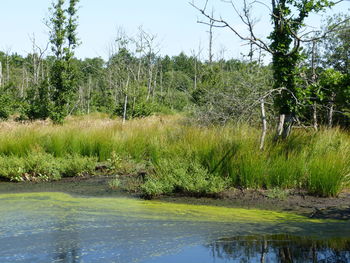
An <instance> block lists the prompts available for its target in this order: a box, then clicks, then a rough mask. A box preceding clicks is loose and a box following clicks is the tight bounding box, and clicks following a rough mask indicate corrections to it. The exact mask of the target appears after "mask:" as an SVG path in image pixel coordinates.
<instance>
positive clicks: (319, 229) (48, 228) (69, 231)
mask: <svg viewBox="0 0 350 263" xmlns="http://www.w3.org/2000/svg"><path fill="white" fill-rule="evenodd" d="M0 214H1V217H0V246H1V247H2V253H1V255H0V262H51V261H53V262H103V260H104V262H146V261H147V260H148V261H149V260H150V259H152V258H153V257H157V256H160V255H167V254H170V253H176V251H178V250H179V249H182V248H185V247H189V246H194V245H206V244H209V243H210V242H212V241H213V240H217V239H220V238H224V237H233V236H246V235H265V234H281V233H289V234H291V233H292V234H293V235H298V236H313V237H315V238H334V237H349V236H350V224H349V222H348V221H335V220H333V221H331V220H314V219H309V218H306V217H303V216H300V215H295V214H291V213H280V212H274V211H266V210H254V209H238V208H224V207H213V206H201V205H199V206H198V205H190V204H172V203H164V202H159V201H145V200H138V199H128V198H83V197H74V196H70V195H68V194H64V193H25V194H6V195H0ZM74 258H76V260H75V261H74V260H73V259H74ZM69 259H72V260H69ZM148 261H147V262H148Z"/></svg>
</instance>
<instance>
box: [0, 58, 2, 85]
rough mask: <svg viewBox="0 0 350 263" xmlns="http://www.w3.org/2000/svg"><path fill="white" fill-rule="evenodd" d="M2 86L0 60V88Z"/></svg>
mask: <svg viewBox="0 0 350 263" xmlns="http://www.w3.org/2000/svg"><path fill="white" fill-rule="evenodd" d="M1 87H2V63H1V61H0V88H1Z"/></svg>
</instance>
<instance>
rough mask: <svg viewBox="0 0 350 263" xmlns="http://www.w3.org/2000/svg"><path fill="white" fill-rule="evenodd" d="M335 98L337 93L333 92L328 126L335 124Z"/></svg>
mask: <svg viewBox="0 0 350 263" xmlns="http://www.w3.org/2000/svg"><path fill="white" fill-rule="evenodd" d="M334 98H335V93H334V92H333V93H332V96H331V101H330V103H329V113H328V128H332V126H333V114H334Z"/></svg>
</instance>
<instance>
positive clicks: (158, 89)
mask: <svg viewBox="0 0 350 263" xmlns="http://www.w3.org/2000/svg"><path fill="white" fill-rule="evenodd" d="M55 8H56V9H57V6H55ZM71 15H72V17H74V15H75V13H73V14H71ZM53 18H55V15H54V14H53ZM344 18H346V19H348V17H346V16H345V17H344V16H335V17H332V18H329V20H328V22H327V24H326V25H325V26H324V30H328V29H329V28H332V27H333V26H334V24H336V23H338V22H339V20H344ZM67 21H68V22H69V21H70V20H67ZM348 21H349V20H348ZM55 22H57V20H55V19H52V23H55ZM68 22H67V23H68ZM349 24H350V23H349V22H347V23H346V25H345V26H344V27H342V29H341V30H336V31H334V32H333V33H331V34H328V37H327V38H325V39H318V40H315V41H313V42H312V43H310V44H309V45H308V46H306V47H305V48H304V49H303V53H302V54H303V60H302V62H299V64H298V67H297V68H298V70H297V72H295V73H293V74H295V76H294V79H295V81H296V85H297V87H298V88H297V89H296V91H293V94H291V95H290V94H288V96H291V98H292V100H294V102H293V103H295V105H297V112H298V114H297V116H298V118H297V119H296V121H297V122H298V123H299V124H300V125H304V126H305V125H308V126H313V127H315V129H317V127H318V126H319V125H329V126H334V125H342V126H347V127H348V126H349V124H350V106H349V105H350V77H349V73H350V66H349V57H350V56H349V50H350V48H349V45H350V37H349V35H350V29H349ZM75 29H76V28H75ZM62 30H63V29H62ZM60 33H61V34H63V35H64V34H67V32H66V31H62V32H60V31H55V32H52V33H51V46H52V47H53V48H52V50H53V51H55V52H53V53H54V54H53V55H46V53H47V48H46V49H45V48H39V47H38V46H37V45H36V43H35V40H34V39H33V40H32V41H33V51H32V53H31V54H28V55H27V56H25V57H23V56H21V55H18V54H16V53H12V54H9V53H8V52H0V118H1V119H8V118H9V117H10V116H14V117H15V118H16V119H17V120H35V119H47V118H49V117H50V118H51V119H54V120H55V118H57V120H58V122H59V119H62V118H63V119H64V117H65V116H67V115H72V114H89V113H91V112H105V113H109V114H111V115H116V116H120V117H122V118H123V119H124V120H126V119H131V118H135V117H144V116H148V115H150V114H152V113H155V112H161V113H171V112H183V111H186V112H191V113H192V114H193V115H194V116H195V117H196V118H197V119H198V120H200V121H201V122H202V123H203V122H204V123H220V124H224V123H226V122H228V121H236V122H251V123H257V122H258V121H259V118H260V115H261V112H260V108H261V107H260V106H261V103H262V102H263V106H264V107H266V111H267V113H266V118H267V119H274V118H275V116H277V115H278V113H277V112H276V111H277V109H276V107H275V105H276V101H277V102H278V99H277V100H276V98H278V96H280V97H281V93H282V92H285V90H281V89H278V88H276V87H275V85H274V72H276V70H275V69H273V67H272V66H271V65H263V63H262V62H261V59H260V58H259V59H257V60H255V59H254V57H255V56H254V54H251V56H250V57H249V59H246V60H245V59H242V60H235V59H232V60H225V59H224V58H222V59H217V60H215V61H212V62H209V61H204V60H203V59H202V57H203V54H201V52H198V53H197V54H195V53H194V54H192V55H191V56H188V55H186V54H184V53H181V54H179V55H177V56H173V57H169V56H161V55H159V48H158V46H157V40H156V37H155V36H154V35H152V34H150V33H147V32H145V31H144V30H143V29H142V28H140V30H139V33H138V34H137V35H136V36H135V37H129V36H127V35H126V34H125V33H123V31H122V30H120V31H119V32H118V35H117V38H116V41H115V42H114V43H113V45H112V46H111V48H110V56H109V59H108V60H107V61H105V60H103V59H102V58H100V57H96V58H87V59H84V60H81V59H77V58H75V57H73V55H74V52H73V51H74V48H75V47H76V45H77V43H76V42H77V41H76V39H73V40H74V41H73V43H71V42H69V41H68V40H67V43H66V45H67V47H66V48H65V47H64V45H63V44H61V46H58V44H57V38H56V39H55V38H53V36H56V37H57V35H59V34H60ZM71 33H72V32H71ZM72 34H73V35H74V34H76V33H75V31H74V30H73V33H72ZM74 36H75V35H74ZM67 39H69V37H68V35H67ZM58 40H59V39H58ZM55 41H56V42H55ZM70 41H72V38H71V39H70ZM60 50H61V51H62V54H57V52H59V51H60ZM67 50H68V53H67ZM65 52H66V53H65ZM69 52H70V53H69ZM60 63H61V64H60ZM65 63H66V64H65ZM67 65H69V66H67ZM72 76H73V77H72ZM67 79H68V80H70V82H67V81H66V80H67ZM60 81H61V82H60ZM57 87H58V88H57ZM59 89H61V91H60V90H59ZM62 90H63V91H64V92H65V93H64V97H62V95H60V94H62V92H63V91H62ZM282 95H283V94H282ZM60 96H61V97H60ZM59 105H64V109H63V108H62V109H60V108H59ZM62 107H63V106H62ZM60 111H62V112H63V111H64V113H60V114H61V115H59V116H57V114H56V115H55V113H57V112H60Z"/></svg>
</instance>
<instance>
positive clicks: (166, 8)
mask: <svg viewBox="0 0 350 263" xmlns="http://www.w3.org/2000/svg"><path fill="white" fill-rule="evenodd" d="M189 1H192V0H81V1H80V3H79V27H78V37H79V39H80V40H81V45H80V46H79V47H78V48H77V50H76V56H77V57H79V58H82V59H83V58H86V57H99V56H100V57H102V58H104V59H107V58H108V55H109V53H110V52H109V50H110V48H109V47H110V46H111V44H112V43H113V42H114V40H115V39H116V36H117V31H118V28H123V29H124V31H125V32H126V33H127V34H128V35H129V36H135V35H136V34H137V32H138V28H139V27H140V26H142V27H143V29H144V30H145V31H147V32H149V33H151V34H153V35H156V36H157V38H156V42H157V43H158V44H159V49H160V53H161V54H163V55H166V54H167V55H170V56H172V55H177V54H179V53H180V52H182V51H183V52H185V53H186V54H189V55H190V54H191V53H193V52H195V53H198V52H199V51H200V50H201V57H202V59H206V58H207V57H208V33H207V30H208V27H207V26H206V25H203V24H200V23H197V21H198V20H205V19H204V18H203V17H202V16H201V14H200V13H199V12H198V11H197V10H195V8H193V7H192V6H191V5H190V4H189ZM234 1H235V2H236V3H238V5H239V2H241V0H234ZM262 1H263V2H264V1H265V2H266V1H267V3H269V0H262ZM204 2H205V0H195V3H196V4H197V5H198V6H203V4H204ZM0 4H1V16H0V25H2V26H1V31H0V50H2V51H4V52H9V53H13V52H17V53H19V54H21V55H26V54H28V53H30V52H31V50H32V42H31V36H32V35H33V34H34V35H35V38H36V42H37V43H38V45H39V46H42V47H44V46H45V44H46V43H47V41H48V39H49V33H48V32H49V29H48V28H47V26H46V25H45V24H44V20H45V19H48V18H49V11H48V8H49V7H50V5H51V0H0ZM208 8H209V9H210V10H211V9H212V8H213V9H214V14H215V15H216V16H218V17H220V16H221V17H222V18H224V19H227V20H228V21H229V22H230V23H231V24H232V25H234V26H235V27H236V28H238V29H240V30H241V32H245V30H244V25H242V23H241V22H240V21H239V19H238V18H237V16H235V14H234V11H233V9H232V8H231V6H230V5H228V4H227V3H223V2H222V1H221V0H210V1H209V4H208ZM349 8H350V1H347V2H343V3H340V4H339V5H338V6H337V7H336V8H334V9H333V10H330V11H328V12H327V13H326V15H327V14H328V15H330V14H334V13H338V12H341V11H343V12H344V11H346V10H348V9H349ZM254 16H255V17H256V18H257V19H258V20H259V22H258V24H257V26H256V32H257V35H258V36H259V37H264V36H267V35H268V33H269V31H270V28H271V26H270V21H269V17H268V10H267V9H266V8H265V7H264V6H262V5H260V6H257V7H256V8H255V9H254ZM321 20H322V15H314V16H312V17H311V18H310V19H308V21H307V24H308V25H309V26H312V27H318V26H319V25H320V24H321ZM242 53H247V46H245V45H244V43H243V42H242V41H240V40H239V39H238V38H237V37H236V36H235V35H234V34H233V33H232V32H230V31H229V30H228V29H215V30H214V56H215V57H216V58H219V57H222V56H225V58H241V57H242V55H241V54H242Z"/></svg>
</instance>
